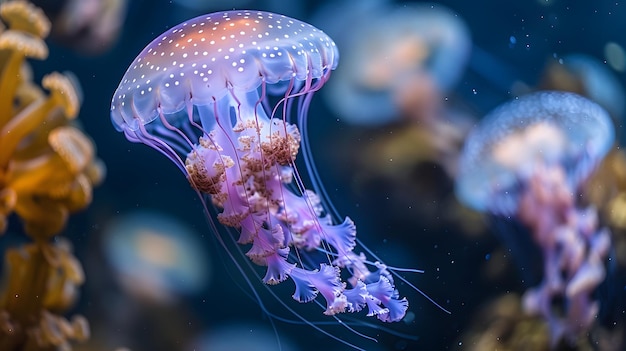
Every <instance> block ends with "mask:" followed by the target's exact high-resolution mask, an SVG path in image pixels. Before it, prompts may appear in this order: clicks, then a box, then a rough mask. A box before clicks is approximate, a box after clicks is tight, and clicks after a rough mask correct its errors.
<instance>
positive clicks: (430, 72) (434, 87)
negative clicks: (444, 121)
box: [320, 0, 472, 127]
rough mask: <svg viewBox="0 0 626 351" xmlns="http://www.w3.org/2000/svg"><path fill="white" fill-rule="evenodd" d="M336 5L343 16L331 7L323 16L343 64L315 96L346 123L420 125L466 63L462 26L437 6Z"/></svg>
mask: <svg viewBox="0 0 626 351" xmlns="http://www.w3.org/2000/svg"><path fill="white" fill-rule="evenodd" d="M341 6H343V8H345V9H346V11H348V10H349V12H348V13H349V14H346V12H344V11H337V10H336V6H335V5H333V6H332V7H329V8H327V9H325V12H323V15H324V16H323V17H324V20H325V21H327V18H329V17H330V18H331V21H332V19H334V20H335V22H337V24H335V25H334V26H333V27H331V28H332V29H334V31H335V32H337V35H338V38H339V40H340V44H343V45H345V47H344V48H345V55H343V59H344V61H345V62H348V64H347V65H344V66H342V67H341V68H340V69H339V70H337V73H336V76H335V79H333V81H332V82H330V83H329V86H328V89H325V90H324V93H323V94H322V95H324V97H325V98H327V100H328V101H329V102H330V103H329V105H330V106H331V108H332V109H333V110H334V111H335V112H336V113H337V114H338V115H339V116H340V117H341V119H342V120H343V121H345V122H346V123H349V124H354V125H362V126H374V127H375V126H381V125H385V124H389V123H392V122H395V121H398V120H399V119H400V117H401V116H403V115H404V116H406V115H409V116H411V118H418V119H420V120H421V119H426V118H428V117H430V115H432V114H433V113H435V111H434V110H437V109H438V107H439V105H440V102H441V101H443V100H444V99H443V97H442V95H443V94H444V93H445V92H448V91H450V90H451V89H452V88H453V87H454V85H455V84H456V83H457V82H458V81H459V79H460V77H461V75H462V74H463V72H464V70H465V66H466V63H467V61H468V59H469V53H470V50H471V46H472V43H471V39H470V33H469V29H468V28H467V26H466V25H465V23H464V22H463V20H462V19H461V18H460V17H459V16H458V15H457V14H456V13H454V12H453V11H452V10H450V9H448V8H447V7H445V6H442V5H440V4H428V3H424V4H410V5H407V4H404V5H402V6H396V7H394V6H393V5H390V4H388V3H387V2H386V1H376V0H374V1H344V2H343V3H342V4H341ZM346 16H350V18H352V20H346ZM320 17H321V16H320ZM334 34H335V33H333V35H334ZM416 115H417V116H416Z"/></svg>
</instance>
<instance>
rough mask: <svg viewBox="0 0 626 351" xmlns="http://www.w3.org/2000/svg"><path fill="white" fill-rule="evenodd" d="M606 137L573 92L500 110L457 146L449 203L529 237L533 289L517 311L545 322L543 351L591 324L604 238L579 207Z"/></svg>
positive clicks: (604, 116)
mask: <svg viewBox="0 0 626 351" xmlns="http://www.w3.org/2000/svg"><path fill="white" fill-rule="evenodd" d="M614 135H615V132H614V128H613V124H612V121H611V118H610V117H609V115H608V113H607V112H606V111H605V110H604V109H602V108H601V107H600V106H599V105H597V104H595V103H593V102H591V101H589V100H587V99H585V98H583V97H581V96H579V95H576V94H574V93H566V92H557V91H548V92H538V93H533V94H530V95H527V96H523V97H520V98H519V99H518V100H514V101H512V102H509V103H506V104H504V105H502V106H500V107H499V108H497V109H496V110H494V111H493V112H491V113H490V114H489V115H487V116H486V117H485V118H484V119H483V120H482V121H481V123H480V124H479V125H478V126H477V127H476V128H475V129H474V130H473V131H472V132H471V133H470V135H469V137H468V139H467V140H466V143H465V147H464V150H463V154H462V157H461V161H460V166H459V169H460V171H459V177H458V179H457V183H456V192H457V196H458V197H459V199H460V200H461V201H462V202H464V203H465V204H466V205H468V206H470V207H472V208H474V209H476V210H479V211H483V212H488V213H490V214H492V215H495V216H503V217H507V216H508V217H509V218H510V217H513V218H514V219H516V220H518V221H519V222H521V223H522V224H523V225H524V226H525V227H526V228H527V229H528V232H529V233H528V234H529V235H530V237H531V239H532V242H533V243H534V245H535V246H536V247H538V248H539V251H540V252H541V255H542V257H541V259H542V262H543V274H542V280H541V283H540V284H539V285H537V286H534V287H531V288H530V289H528V290H527V291H526V292H525V294H524V296H523V299H522V301H523V303H522V307H523V310H524V312H525V313H527V314H531V315H538V316H540V317H541V318H542V319H543V320H544V321H545V323H547V324H548V326H549V328H550V338H551V345H552V347H555V346H556V345H558V344H559V343H560V342H564V343H566V344H568V345H574V344H576V343H578V340H579V339H580V338H585V336H586V335H588V332H589V331H590V330H591V329H592V328H593V327H594V320H595V319H596V318H597V314H598V311H599V302H598V301H596V299H595V298H594V295H593V293H594V291H595V290H596V289H597V288H598V286H599V285H600V284H601V283H602V282H603V281H604V279H605V276H606V270H605V261H606V260H607V257H608V254H609V250H610V246H611V238H610V235H609V230H608V229H607V228H603V227H601V226H600V224H599V223H598V218H597V211H596V209H595V207H593V206H586V207H585V205H584V204H581V203H579V201H578V199H579V197H580V196H579V194H580V192H581V191H582V190H581V189H582V188H583V184H584V183H585V182H586V181H587V179H588V178H589V177H590V174H591V173H592V172H593V171H594V169H595V167H596V166H597V164H598V163H599V162H600V161H601V160H602V159H603V157H604V156H605V155H606V154H607V152H609V150H610V149H611V147H612V146H613V141H614ZM505 235H512V234H510V233H509V234H505ZM520 254H528V253H520ZM560 301H562V302H560Z"/></svg>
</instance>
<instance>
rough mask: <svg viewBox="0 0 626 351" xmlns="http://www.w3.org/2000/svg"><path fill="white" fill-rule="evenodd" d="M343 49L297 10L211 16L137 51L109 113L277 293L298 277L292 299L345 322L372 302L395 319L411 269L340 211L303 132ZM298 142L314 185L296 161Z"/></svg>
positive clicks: (377, 311) (382, 316)
mask: <svg viewBox="0 0 626 351" xmlns="http://www.w3.org/2000/svg"><path fill="white" fill-rule="evenodd" d="M338 59H339V54H338V50H337V48H336V46H335V43H334V42H333V40H332V39H331V38H330V37H328V36H327V35H326V34H324V32H322V31H320V30H319V29H317V28H315V27H313V26H311V25H309V24H307V23H304V22H301V21H298V20H296V19H292V18H289V17H286V16H283V15H279V14H274V13H269V12H262V11H226V12H217V13H212V14H208V15H203V16H200V17H197V18H194V19H191V20H188V21H185V22H183V23H181V24H179V25H177V26H175V27H173V28H171V29H170V30H168V31H166V32H165V33H163V34H161V35H160V36H158V37H157V38H156V39H155V40H154V41H153V42H151V43H150V44H149V45H148V46H147V47H146V48H145V49H144V50H143V51H142V52H141V53H140V54H139V56H137V58H136V59H135V60H134V61H133V62H132V64H131V65H130V67H129V68H128V70H127V71H126V73H125V75H124V77H123V78H122V80H121V83H120V85H119V87H118V88H117V90H116V92H115V94H114V96H113V99H112V102H111V120H112V122H113V124H114V126H115V127H116V129H117V130H119V131H121V132H123V133H124V134H125V136H126V138H127V139H128V140H130V141H132V142H139V143H144V144H146V145H148V146H150V147H152V148H154V149H156V150H158V151H159V152H161V153H162V154H163V155H165V156H167V157H168V158H169V159H170V160H171V161H172V162H174V164H176V166H178V168H179V169H180V170H181V171H182V172H183V174H184V175H185V176H186V177H187V179H188V180H189V183H190V185H191V186H192V187H193V189H195V190H196V191H197V193H198V194H199V195H200V198H201V199H203V201H204V203H205V208H206V212H207V214H208V218H209V219H211V220H210V225H211V226H212V230H213V231H214V232H215V234H216V238H217V240H218V242H219V243H220V245H222V248H223V249H224V250H225V252H226V253H227V254H229V255H230V256H231V258H233V259H234V260H235V262H238V263H237V267H238V268H239V269H240V270H241V269H242V266H244V267H245V266H249V267H250V268H251V269H252V270H253V271H255V270H254V269H255V267H256V266H261V267H265V274H264V275H263V276H262V277H261V275H260V274H258V272H257V271H255V272H256V274H258V275H259V278H260V279H261V280H262V282H263V283H265V285H264V286H265V287H266V288H267V289H268V290H269V291H270V294H272V293H273V292H271V289H269V287H268V286H267V285H275V284H279V283H281V282H283V281H285V280H291V281H292V283H293V284H294V285H295V292H294V293H293V295H292V297H293V299H295V300H296V301H298V302H301V303H305V302H311V301H316V302H317V303H318V304H320V306H321V307H322V309H323V311H324V312H323V313H324V314H325V315H328V316H334V317H335V318H336V319H337V320H338V321H339V318H340V317H339V314H341V313H350V312H359V311H361V310H365V309H366V310H367V311H368V313H367V315H368V316H376V317H377V318H378V319H379V320H381V321H383V322H396V321H400V320H401V319H402V318H403V317H404V315H405V313H406V311H407V308H408V301H407V299H406V298H401V297H400V295H399V292H398V290H397V289H396V288H395V285H394V278H399V279H401V280H403V281H406V278H404V277H402V276H401V275H399V274H397V272H398V268H395V267H391V266H387V265H385V264H384V263H382V262H381V261H380V260H379V259H378V258H376V256H375V255H374V254H373V253H372V252H371V250H368V249H367V248H366V247H365V246H362V245H360V242H359V240H357V238H356V225H355V223H354V222H353V221H352V220H351V219H350V218H349V217H345V218H343V219H341V217H339V216H337V214H336V211H335V210H334V209H333V207H332V204H331V202H330V201H329V200H328V197H327V195H326V193H325V190H324V188H323V187H322V186H321V184H320V182H319V175H318V173H317V170H316V169H315V167H314V165H313V163H312V159H311V152H310V149H309V145H308V143H307V139H306V126H307V110H308V107H309V104H310V103H311V99H312V94H313V93H314V92H315V91H317V90H319V89H320V88H321V87H322V86H323V85H324V83H325V82H326V81H327V80H328V79H329V77H330V74H331V71H332V70H334V69H335V68H336V67H337V64H338ZM292 120H293V123H292ZM301 145H302V149H303V155H304V163H305V165H306V169H307V173H308V175H309V177H310V178H311V179H312V183H313V184H312V188H307V187H305V184H304V181H303V179H302V177H301V175H300V170H298V168H297V167H296V163H295V160H296V156H297V154H298V151H299V149H300V146H301ZM213 218H215V219H216V220H213ZM219 228H225V229H227V230H226V231H225V232H222V231H220V229H219ZM231 247H235V248H236V249H234V250H230V249H229V248H231ZM357 247H358V248H360V249H361V250H362V251H364V252H361V251H358V252H357V251H355V250H356V249H357ZM244 248H245V249H244ZM244 250H245V253H244ZM366 253H367V254H368V255H369V256H370V257H372V259H368V258H367V257H366ZM238 258H243V260H238ZM253 264H254V265H253ZM409 271H415V270H409ZM406 282H407V283H408V284H409V285H410V286H412V287H414V285H412V284H411V283H410V282H408V281H406ZM249 284H250V282H249ZM274 296H275V297H276V299H277V300H278V301H279V302H281V303H283V306H285V307H286V308H288V309H289V307H287V305H285V304H284V301H281V300H280V299H279V298H278V297H277V296H276V295H274ZM318 297H320V298H318ZM320 300H325V304H324V303H323V302H320ZM290 311H292V312H291V313H294V315H295V316H296V317H297V318H299V319H300V322H302V323H307V324H310V325H312V326H314V327H316V328H318V330H320V331H322V330H321V328H319V326H317V325H314V323H311V322H310V321H308V320H306V319H305V318H303V317H301V316H300V315H299V314H297V313H295V311H293V310H290ZM346 326H347V325H346ZM347 327H348V326H347ZM348 328H350V327H348ZM322 332H324V331H322ZM327 335H329V336H331V337H334V338H335V339H336V340H339V341H341V342H344V343H347V342H345V341H344V340H341V339H340V338H338V337H335V336H333V335H330V334H329V333H327ZM349 345H350V346H354V345H352V344H349Z"/></svg>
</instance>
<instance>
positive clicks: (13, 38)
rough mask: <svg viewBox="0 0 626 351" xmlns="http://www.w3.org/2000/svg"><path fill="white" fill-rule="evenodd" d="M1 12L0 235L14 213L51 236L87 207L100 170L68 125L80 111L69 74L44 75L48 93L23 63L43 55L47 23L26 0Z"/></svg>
mask: <svg viewBox="0 0 626 351" xmlns="http://www.w3.org/2000/svg"><path fill="white" fill-rule="evenodd" d="M0 16H1V17H2V19H3V20H4V21H5V22H6V23H7V25H8V29H6V30H4V31H2V32H1V33H0V111H2V112H0V233H1V232H3V231H4V230H5V229H6V223H7V216H8V215H9V214H11V213H12V212H16V213H17V214H18V216H19V217H20V218H21V219H22V221H23V222H24V226H25V230H26V232H27V233H28V234H29V235H31V236H33V237H42V238H45V237H50V236H52V235H55V234H57V233H59V232H60V230H61V229H62V228H63V227H64V225H65V222H66V221H67V217H68V214H69V213H71V212H74V211H77V210H80V209H82V208H84V207H85V206H87V205H88V204H89V202H90V200H91V192H92V186H93V185H94V184H97V183H99V182H100V180H101V178H102V175H103V168H102V165H101V162H100V161H98V160H97V159H95V152H94V145H93V142H92V141H91V140H90V139H89V138H88V137H87V136H86V135H85V134H83V132H81V131H80V130H79V129H77V128H75V127H72V126H71V125H70V123H71V120H72V119H74V118H75V117H76V115H77V114H78V109H79V99H78V94H77V92H76V88H75V87H74V83H73V81H72V79H71V78H69V77H67V76H65V75H63V74H60V73H56V72H55V73H51V74H48V75H47V76H45V77H44V78H43V81H42V86H43V87H44V88H45V89H46V90H48V94H45V93H44V92H43V91H41V89H39V88H38V87H37V86H36V85H34V84H33V83H32V82H31V81H30V74H29V72H28V68H26V67H24V66H25V65H26V63H25V60H26V58H29V57H32V58H39V59H44V58H46V57H47V54H48V51H47V47H46V45H45V43H44V42H43V38H44V37H45V36H46V35H47V34H48V31H49V28H50V24H49V22H48V20H47V19H46V18H45V16H44V15H43V13H42V12H41V11H40V10H39V9H37V8H35V7H33V6H31V5H29V4H28V3H26V2H23V1H12V2H7V3H4V4H3V5H2V6H1V7H0Z"/></svg>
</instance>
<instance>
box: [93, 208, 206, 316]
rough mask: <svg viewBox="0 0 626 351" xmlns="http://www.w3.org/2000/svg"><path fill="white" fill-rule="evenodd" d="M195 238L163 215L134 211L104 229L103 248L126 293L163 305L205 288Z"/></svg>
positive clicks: (200, 253) (201, 257)
mask: <svg viewBox="0 0 626 351" xmlns="http://www.w3.org/2000/svg"><path fill="white" fill-rule="evenodd" d="M198 238H199V235H198V234H197V233H196V232H194V231H193V230H191V229H190V228H187V226H185V225H184V224H183V223H180V222H178V221H177V220H176V219H175V218H170V216H168V215H167V214H163V213H157V212H153V211H137V212H134V213H133V212H131V213H126V214H124V215H121V216H119V217H117V218H116V219H114V220H113V221H112V223H110V224H108V225H107V229H106V233H105V234H104V235H103V240H104V243H103V250H104V253H105V256H106V258H107V260H108V262H109V264H110V265H111V266H112V268H113V269H114V271H115V273H116V279H117V281H118V283H119V284H120V285H121V286H122V287H123V288H124V290H125V291H126V292H127V293H129V294H130V295H132V296H134V297H136V298H137V299H140V300H144V301H146V300H148V301H150V302H153V303H158V304H163V303H170V302H173V301H175V300H176V299H177V298H178V297H181V296H188V295H190V294H197V293H199V292H201V291H202V289H204V288H206V284H207V281H208V279H209V275H210V271H211V267H210V265H209V264H208V261H207V260H206V258H205V256H204V252H203V251H202V250H201V247H202V245H201V244H200V243H199V242H198Z"/></svg>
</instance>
